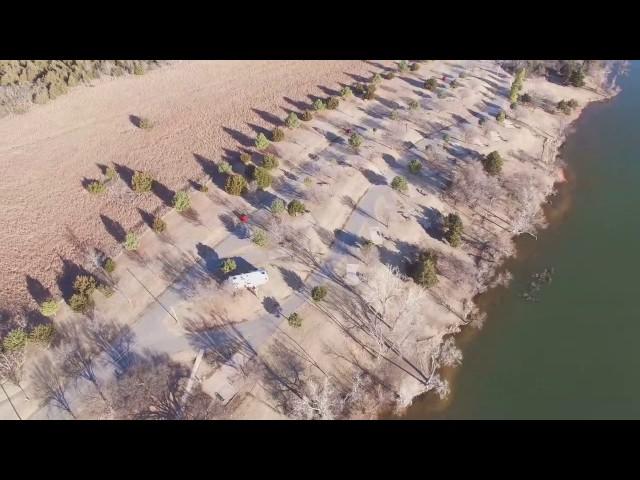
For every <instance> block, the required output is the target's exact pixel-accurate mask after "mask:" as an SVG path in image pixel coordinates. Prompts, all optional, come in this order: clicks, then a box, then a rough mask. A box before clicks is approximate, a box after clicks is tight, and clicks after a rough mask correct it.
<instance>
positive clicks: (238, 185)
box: [224, 175, 247, 195]
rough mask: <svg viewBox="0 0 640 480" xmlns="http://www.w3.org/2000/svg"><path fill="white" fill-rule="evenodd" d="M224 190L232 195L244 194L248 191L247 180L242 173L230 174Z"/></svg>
mask: <svg viewBox="0 0 640 480" xmlns="http://www.w3.org/2000/svg"><path fill="white" fill-rule="evenodd" d="M224 190H225V192H227V193H228V194H230V195H242V194H243V193H245V192H246V191H247V181H246V180H245V178H244V177H243V176H242V175H230V176H229V177H228V178H227V181H226V183H225V184H224Z"/></svg>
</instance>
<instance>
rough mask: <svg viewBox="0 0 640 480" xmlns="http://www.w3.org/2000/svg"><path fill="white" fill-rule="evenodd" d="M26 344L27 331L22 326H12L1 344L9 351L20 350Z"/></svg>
mask: <svg viewBox="0 0 640 480" xmlns="http://www.w3.org/2000/svg"><path fill="white" fill-rule="evenodd" d="M26 344H27V332H25V331H24V328H14V329H13V330H11V331H10V332H9V333H8V334H7V336H6V337H4V339H3V340H2V346H3V347H4V349H5V350H7V351H9V352H14V351H17V350H22V349H23V348H24V346H25V345H26Z"/></svg>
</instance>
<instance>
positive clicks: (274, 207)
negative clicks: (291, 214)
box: [271, 198, 285, 215]
mask: <svg viewBox="0 0 640 480" xmlns="http://www.w3.org/2000/svg"><path fill="white" fill-rule="evenodd" d="M284 208H285V205H284V200H282V199H281V198H276V199H274V200H273V202H271V213H273V214H274V215H280V214H281V213H282V212H284Z"/></svg>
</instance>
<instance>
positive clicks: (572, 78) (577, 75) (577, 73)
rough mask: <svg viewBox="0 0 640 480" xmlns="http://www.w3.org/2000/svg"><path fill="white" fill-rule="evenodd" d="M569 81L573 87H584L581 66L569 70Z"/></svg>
mask: <svg viewBox="0 0 640 480" xmlns="http://www.w3.org/2000/svg"><path fill="white" fill-rule="evenodd" d="M569 83H570V84H571V85H573V86H574V87H584V72H583V71H582V68H576V69H574V70H573V71H572V72H571V75H569Z"/></svg>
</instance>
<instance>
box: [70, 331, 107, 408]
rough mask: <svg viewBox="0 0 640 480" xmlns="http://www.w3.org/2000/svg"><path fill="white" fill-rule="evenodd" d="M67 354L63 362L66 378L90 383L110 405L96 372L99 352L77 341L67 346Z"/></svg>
mask: <svg viewBox="0 0 640 480" xmlns="http://www.w3.org/2000/svg"><path fill="white" fill-rule="evenodd" d="M65 350H66V352H65V353H64V358H63V361H62V370H63V372H64V373H65V375H66V376H68V377H71V378H75V379H77V378H83V379H85V380H87V381H88V382H90V383H91V384H92V385H93V386H94V387H95V389H96V392H97V393H98V395H99V396H100V398H101V399H102V400H103V401H104V402H105V403H107V404H108V401H107V398H106V397H105V396H104V394H103V393H102V389H101V387H100V384H99V383H98V379H97V377H96V374H95V371H94V360H95V358H96V356H97V353H98V352H97V350H96V349H95V348H91V347H90V346H87V345H83V344H81V342H80V341H79V339H76V340H75V341H73V342H72V343H70V344H67V345H66V348H65Z"/></svg>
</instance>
